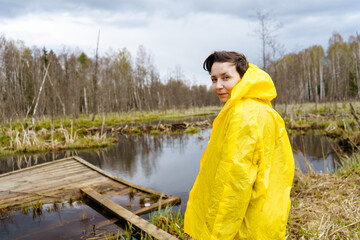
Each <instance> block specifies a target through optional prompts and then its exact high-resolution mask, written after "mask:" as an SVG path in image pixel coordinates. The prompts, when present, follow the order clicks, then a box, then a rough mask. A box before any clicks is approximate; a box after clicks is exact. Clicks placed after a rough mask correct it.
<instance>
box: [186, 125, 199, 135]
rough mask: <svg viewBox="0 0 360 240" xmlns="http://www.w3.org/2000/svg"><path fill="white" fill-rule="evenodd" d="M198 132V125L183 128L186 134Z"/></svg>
mask: <svg viewBox="0 0 360 240" xmlns="http://www.w3.org/2000/svg"><path fill="white" fill-rule="evenodd" d="M198 132H200V128H198V127H188V128H187V129H185V133H187V134H195V133H198Z"/></svg>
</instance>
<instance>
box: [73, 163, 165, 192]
mask: <svg viewBox="0 0 360 240" xmlns="http://www.w3.org/2000/svg"><path fill="white" fill-rule="evenodd" d="M73 158H75V159H76V160H77V161H79V162H81V163H82V164H84V165H86V166H88V167H89V168H91V169H94V170H95V171H97V172H99V173H101V174H103V175H104V176H107V177H109V178H111V179H113V180H115V181H117V182H120V183H122V184H125V185H127V186H130V187H132V188H135V189H138V190H140V191H143V192H147V193H152V194H155V195H158V196H162V197H163V198H167V195H166V194H165V193H160V192H158V191H155V190H152V189H148V188H144V187H141V186H138V185H136V184H134V183H131V182H128V181H126V180H124V179H121V178H118V177H115V176H113V175H111V174H109V173H107V172H105V171H104V170H102V169H100V168H98V167H96V166H94V165H92V164H90V163H88V162H86V161H85V160H83V159H81V158H79V157H77V156H74V157H73Z"/></svg>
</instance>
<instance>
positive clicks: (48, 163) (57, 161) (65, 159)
mask: <svg viewBox="0 0 360 240" xmlns="http://www.w3.org/2000/svg"><path fill="white" fill-rule="evenodd" d="M69 159H73V157H68V158H62V159H59V160H55V161H51V162H47V163H42V164H39V165H35V166H31V167H28V168H23V169H19V170H16V171H13V172H8V173H4V174H1V175H0V177H5V176H9V175H12V174H15V173H20V172H26V171H29V170H32V169H34V168H38V167H45V166H48V165H52V164H54V163H59V162H63V161H68V160H69Z"/></svg>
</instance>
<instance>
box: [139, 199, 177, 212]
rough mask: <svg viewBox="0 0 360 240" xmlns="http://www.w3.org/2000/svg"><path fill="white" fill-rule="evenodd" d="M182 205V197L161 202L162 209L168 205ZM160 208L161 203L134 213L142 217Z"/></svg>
mask: <svg viewBox="0 0 360 240" xmlns="http://www.w3.org/2000/svg"><path fill="white" fill-rule="evenodd" d="M180 203H181V198H180V197H169V198H168V199H164V200H161V202H160V205H161V207H165V206H167V205H176V204H180ZM158 208H159V202H157V203H154V204H152V205H150V206H148V207H143V208H140V209H138V210H136V211H134V212H133V213H134V214H136V215H142V214H145V213H149V212H152V211H154V210H156V209H158Z"/></svg>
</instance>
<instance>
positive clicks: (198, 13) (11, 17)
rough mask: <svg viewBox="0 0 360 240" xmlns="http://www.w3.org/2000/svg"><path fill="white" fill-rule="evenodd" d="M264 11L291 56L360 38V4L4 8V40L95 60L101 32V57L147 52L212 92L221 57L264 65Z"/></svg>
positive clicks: (284, 0)
mask: <svg viewBox="0 0 360 240" xmlns="http://www.w3.org/2000/svg"><path fill="white" fill-rule="evenodd" d="M259 10H263V11H271V16H272V17H273V18H274V19H276V20H277V21H278V22H280V23H282V28H281V29H279V30H278V31H277V33H276V39H277V41H278V42H279V43H281V44H282V45H284V49H285V52H286V53H287V52H294V51H299V50H302V49H304V48H307V47H309V46H312V45H315V44H320V45H322V46H323V47H324V48H326V47H327V43H328V40H329V38H330V37H331V35H332V34H333V33H334V32H338V33H340V34H341V35H342V36H343V37H344V38H345V40H347V39H348V37H349V36H350V35H355V34H356V32H360V29H359V28H360V0H298V1H290V0H271V1H270V0H269V1H268V0H262V1H261V0H252V1H250V0H246V1H245V0H232V1H230V0H222V1H212V0H208V1H204V0H198V1H195V0H174V1H170V0H168V1H165V0H148V1H146V0H117V1H115V0H96V1H95V0H71V1H69V0H61V1H60V0H51V1H49V0H27V1H26V0H23V1H19V0H0V34H3V35H5V37H6V39H8V40H9V39H13V40H23V41H24V42H25V45H27V46H30V47H31V46H33V45H36V46H38V47H43V46H45V47H46V48H48V49H50V48H51V49H53V50H54V51H56V52H60V51H61V49H63V48H64V46H66V47H69V48H71V49H75V48H79V49H80V50H82V51H84V52H86V53H87V54H88V55H90V56H93V55H94V52H95V48H96V39H97V33H98V31H99V30H100V52H101V53H105V52H107V51H109V49H113V50H118V49H122V48H124V47H126V48H127V49H128V50H129V51H130V52H131V53H132V55H133V58H134V59H135V57H136V52H137V49H138V47H139V45H143V46H144V47H145V48H146V50H148V52H150V53H151V54H152V56H153V59H154V62H155V65H156V67H157V69H158V70H159V72H160V74H161V77H162V78H165V77H166V76H167V74H168V73H170V72H172V71H174V69H175V67H176V66H177V65H180V66H181V68H182V70H183V72H184V75H185V76H186V78H187V79H188V82H189V83H196V84H208V85H210V83H211V81H210V77H209V76H208V74H207V73H206V72H205V71H204V70H202V63H203V61H204V59H205V58H206V57H207V56H208V55H209V54H210V53H211V52H213V51H214V50H235V51H238V52H242V53H244V54H245V55H246V56H247V57H248V60H249V61H250V62H252V63H255V64H258V65H261V43H260V41H259V40H258V39H257V38H256V36H254V34H253V33H252V32H253V29H254V27H255V26H256V23H257V22H256V19H255V18H253V17H252V15H254V14H255V13H256V11H259Z"/></svg>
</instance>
